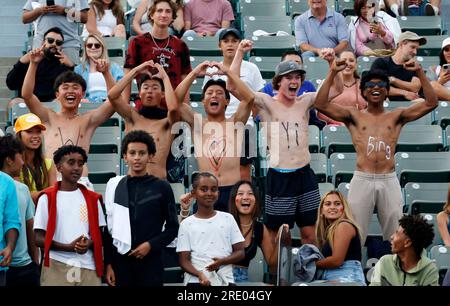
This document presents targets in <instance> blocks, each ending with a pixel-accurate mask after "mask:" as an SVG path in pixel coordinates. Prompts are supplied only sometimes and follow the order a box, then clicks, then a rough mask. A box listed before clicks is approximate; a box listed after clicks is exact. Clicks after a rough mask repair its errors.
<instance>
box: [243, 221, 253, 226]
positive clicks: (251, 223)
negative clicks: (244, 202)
mask: <svg viewBox="0 0 450 306" xmlns="http://www.w3.org/2000/svg"><path fill="white" fill-rule="evenodd" d="M252 225H253V221H252V222H250V223H249V224H242V223H241V226H242V227H249V226H252Z"/></svg>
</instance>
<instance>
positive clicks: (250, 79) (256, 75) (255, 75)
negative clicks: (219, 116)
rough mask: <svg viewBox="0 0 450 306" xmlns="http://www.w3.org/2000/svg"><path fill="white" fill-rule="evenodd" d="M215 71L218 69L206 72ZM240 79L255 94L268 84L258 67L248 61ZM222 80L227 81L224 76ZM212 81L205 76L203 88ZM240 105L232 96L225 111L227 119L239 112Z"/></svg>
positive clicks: (244, 64)
mask: <svg viewBox="0 0 450 306" xmlns="http://www.w3.org/2000/svg"><path fill="white" fill-rule="evenodd" d="M214 70H217V68H215V67H214V68H208V69H207V70H206V71H207V72H208V73H213V72H214ZM240 77H241V80H242V81H243V82H245V84H247V86H248V87H249V88H250V89H251V90H253V91H255V92H258V91H260V90H261V89H262V88H263V87H264V85H265V84H266V81H264V79H263V78H262V76H261V72H260V71H259V68H258V66H256V65H255V64H253V63H250V62H247V61H242V64H241V75H240ZM214 78H219V76H214ZM220 78H221V79H222V80H224V81H226V80H227V76H226V75H222V76H220ZM210 79H211V77H210V76H205V78H204V80H203V86H205V84H206V82H208V81H209V80H210ZM203 86H202V87H203ZM238 105H239V100H238V99H237V98H236V97H235V96H233V95H231V97H230V104H228V107H227V109H226V111H225V117H226V118H230V117H231V116H233V115H234V113H235V112H236V111H237V108H238ZM249 121H251V120H249ZM248 123H249V124H251V122H248Z"/></svg>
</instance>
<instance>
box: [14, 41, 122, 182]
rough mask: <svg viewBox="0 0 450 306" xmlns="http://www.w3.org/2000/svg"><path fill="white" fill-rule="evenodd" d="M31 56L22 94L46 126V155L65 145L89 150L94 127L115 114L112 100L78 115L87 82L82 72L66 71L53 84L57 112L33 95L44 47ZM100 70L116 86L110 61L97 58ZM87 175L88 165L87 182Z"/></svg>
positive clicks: (107, 84)
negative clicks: (80, 73) (59, 108)
mask: <svg viewBox="0 0 450 306" xmlns="http://www.w3.org/2000/svg"><path fill="white" fill-rule="evenodd" d="M30 57H31V60H30V66H29V67H28V71H27V74H26V76H25V80H24V84H23V87H22V96H23V98H24V100H25V103H26V104H27V106H28V108H29V109H30V111H31V112H32V113H34V114H35V115H37V116H38V117H39V118H40V119H41V121H42V123H43V124H44V125H45V126H46V128H47V130H46V131H45V134H44V137H45V155H46V156H47V157H49V158H53V152H55V151H56V150H57V149H58V148H59V147H61V146H64V145H75V146H80V147H82V148H83V149H84V150H85V151H86V152H89V146H90V144H91V139H92V135H93V134H94V132H95V129H96V128H97V127H98V126H100V125H101V124H102V123H103V122H105V121H106V120H108V119H109V118H110V117H111V116H112V114H113V113H114V109H113V107H112V105H111V103H110V102H109V101H106V102H105V103H103V104H102V105H101V106H99V107H98V108H97V109H95V110H92V111H88V112H86V113H84V114H79V113H78V106H79V104H80V101H81V99H82V98H83V97H84V93H85V91H86V82H85V81H84V79H83V78H82V77H81V76H80V75H78V74H76V73H74V72H72V71H67V72H64V73H62V74H61V75H60V76H59V77H58V78H57V79H56V81H55V85H54V88H55V95H56V100H58V101H59V102H60V103H61V111H60V112H55V111H54V110H51V109H49V108H47V107H45V106H44V104H42V103H41V101H39V99H38V98H37V97H36V96H35V95H34V94H33V89H34V86H35V82H36V69H37V67H38V65H39V62H40V61H41V60H42V59H43V58H44V52H43V48H42V47H41V48H39V49H35V50H33V51H31V54H30ZM97 71H99V72H101V73H102V74H103V76H104V78H105V81H106V86H107V88H111V87H112V86H113V85H114V79H113V77H112V75H111V73H110V69H109V63H108V62H107V61H105V60H97ZM87 175H88V170H87V167H86V166H85V167H84V169H83V174H82V181H83V179H84V181H86V179H87ZM83 177H84V178H83Z"/></svg>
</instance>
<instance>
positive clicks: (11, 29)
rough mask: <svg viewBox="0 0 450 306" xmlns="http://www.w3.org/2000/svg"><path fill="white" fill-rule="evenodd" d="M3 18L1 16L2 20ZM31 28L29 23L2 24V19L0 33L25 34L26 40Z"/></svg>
mask: <svg viewBox="0 0 450 306" xmlns="http://www.w3.org/2000/svg"><path fill="white" fill-rule="evenodd" d="M1 19H2V17H0V20H1ZM29 29H30V26H29V25H28V24H22V23H9V24H1V21H0V35H4V34H15V35H18V36H23V39H24V40H25V39H26V38H27V33H28V30H29Z"/></svg>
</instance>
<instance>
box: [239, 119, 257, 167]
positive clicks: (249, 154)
mask: <svg viewBox="0 0 450 306" xmlns="http://www.w3.org/2000/svg"><path fill="white" fill-rule="evenodd" d="M245 127H246V128H245V130H244V139H243V144H242V152H241V166H246V165H249V164H251V163H252V162H253V161H254V160H255V159H256V128H255V127H254V126H250V125H246V126H245Z"/></svg>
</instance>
